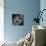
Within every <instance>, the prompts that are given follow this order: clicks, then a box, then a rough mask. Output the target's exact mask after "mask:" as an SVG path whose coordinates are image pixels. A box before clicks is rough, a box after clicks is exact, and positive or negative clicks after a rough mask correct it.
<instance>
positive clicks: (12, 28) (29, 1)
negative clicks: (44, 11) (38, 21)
mask: <svg viewBox="0 0 46 46" xmlns="http://www.w3.org/2000/svg"><path fill="white" fill-rule="evenodd" d="M4 2H5V3H4V5H5V6H4V20H5V21H4V34H5V40H7V41H18V40H19V39H20V38H22V37H24V36H25V35H26V34H27V33H28V32H29V31H31V28H32V20H33V18H34V17H36V14H35V12H38V11H39V9H40V0H5V1H4ZM13 13H14V14H16V13H19V14H24V25H23V26H16V25H13V24H12V14H13Z"/></svg>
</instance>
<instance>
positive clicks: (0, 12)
mask: <svg viewBox="0 0 46 46" xmlns="http://www.w3.org/2000/svg"><path fill="white" fill-rule="evenodd" d="M2 41H4V0H0V42H2Z"/></svg>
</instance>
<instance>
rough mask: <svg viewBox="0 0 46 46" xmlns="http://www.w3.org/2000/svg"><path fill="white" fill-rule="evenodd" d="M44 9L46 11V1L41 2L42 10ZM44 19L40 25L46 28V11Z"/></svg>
mask: <svg viewBox="0 0 46 46" xmlns="http://www.w3.org/2000/svg"><path fill="white" fill-rule="evenodd" d="M43 9H46V0H40V10H43ZM42 17H43V22H42V21H41V22H40V25H42V26H45V27H46V11H44V13H43V15H42ZM45 41H46V40H45ZM45 43H46V42H45Z"/></svg>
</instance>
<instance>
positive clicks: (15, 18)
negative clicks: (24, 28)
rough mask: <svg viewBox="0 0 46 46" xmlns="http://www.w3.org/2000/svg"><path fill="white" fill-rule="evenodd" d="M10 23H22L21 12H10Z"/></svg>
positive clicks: (22, 16)
mask: <svg viewBox="0 0 46 46" xmlns="http://www.w3.org/2000/svg"><path fill="white" fill-rule="evenodd" d="M12 24H14V25H24V15H23V14H12Z"/></svg>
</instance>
